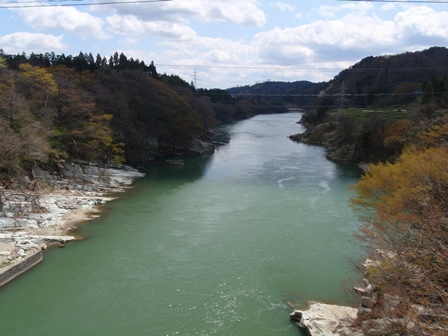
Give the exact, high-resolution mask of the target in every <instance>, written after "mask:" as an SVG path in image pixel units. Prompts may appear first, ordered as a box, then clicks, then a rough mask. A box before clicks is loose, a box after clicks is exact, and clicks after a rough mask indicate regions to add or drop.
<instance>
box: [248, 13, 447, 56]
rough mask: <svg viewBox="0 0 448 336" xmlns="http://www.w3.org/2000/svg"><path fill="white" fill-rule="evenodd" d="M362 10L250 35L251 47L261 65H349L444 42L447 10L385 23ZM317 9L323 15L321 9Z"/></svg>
mask: <svg viewBox="0 0 448 336" xmlns="http://www.w3.org/2000/svg"><path fill="white" fill-rule="evenodd" d="M368 7H369V6H363V7H359V6H358V7H357V8H358V9H361V12H352V13H350V14H348V15H346V16H343V17H341V18H338V19H333V20H321V21H315V22H312V23H309V24H305V25H299V26H296V27H293V28H283V29H280V28H276V29H273V30H271V31H265V32H261V33H259V34H257V35H256V36H255V37H254V40H253V46H254V48H257V49H258V50H259V56H260V58H262V59H263V60H264V61H265V62H267V63H270V64H290V65H294V64H310V63H316V62H327V61H329V60H334V61H342V60H346V61H350V60H352V61H353V62H354V61H357V60H359V58H362V57H365V56H368V55H380V54H384V53H397V52H403V51H408V50H409V49H410V48H414V49H415V48H426V47H430V46H431V45H446V44H447V43H448V12H436V11H434V10H433V9H431V8H429V7H426V6H413V7H408V8H407V9H406V10H404V11H402V12H400V13H399V14H397V15H396V17H395V18H393V19H391V20H386V19H380V18H378V17H377V16H375V15H369V14H367V12H368V9H369V8H368ZM321 9H322V10H323V12H322V13H324V14H325V8H324V6H323V7H321ZM322 13H321V14H322ZM362 13H364V14H362Z"/></svg>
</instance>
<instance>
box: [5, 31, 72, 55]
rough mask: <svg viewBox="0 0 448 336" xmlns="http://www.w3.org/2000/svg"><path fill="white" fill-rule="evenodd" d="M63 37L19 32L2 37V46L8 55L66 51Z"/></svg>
mask: <svg viewBox="0 0 448 336" xmlns="http://www.w3.org/2000/svg"><path fill="white" fill-rule="evenodd" d="M63 37H64V36H63V35H59V36H54V35H46V34H33V33H27V32H17V33H13V34H8V35H4V36H1V37H0V44H1V45H2V49H3V50H4V51H5V52H6V53H11V54H13V53H22V52H23V51H24V50H29V51H33V52H36V53H41V52H47V51H49V50H64V49H65V48H67V46H66V45H64V44H63V43H62V39H63Z"/></svg>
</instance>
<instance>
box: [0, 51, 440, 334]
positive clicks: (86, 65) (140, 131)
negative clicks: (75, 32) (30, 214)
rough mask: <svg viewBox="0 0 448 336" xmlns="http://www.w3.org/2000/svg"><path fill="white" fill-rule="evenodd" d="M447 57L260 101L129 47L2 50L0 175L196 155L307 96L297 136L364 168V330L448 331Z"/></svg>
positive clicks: (419, 59)
mask: <svg viewBox="0 0 448 336" xmlns="http://www.w3.org/2000/svg"><path fill="white" fill-rule="evenodd" d="M446 56H447V50H446V49H445V48H431V49H429V50H426V51H423V52H417V53H406V54H402V55H396V56H391V57H368V58H366V59H364V60H362V61H361V62H359V63H358V64H356V65H355V66H353V67H352V68H350V69H347V70H345V71H343V72H341V74H339V75H338V76H336V77H335V79H334V80H332V81H330V82H329V83H319V84H316V85H313V84H312V83H308V82H306V83H305V82H301V83H300V85H299V86H298V87H299V89H298V90H300V88H301V89H303V90H306V95H304V96H303V97H301V98H302V99H298V98H297V95H296V98H294V94H293V93H295V92H292V94H291V95H289V96H288V95H287V94H285V95H284V96H282V95H278V92H276V91H273V92H272V96H271V97H275V98H273V99H271V98H269V97H270V96H269V92H268V93H263V94H262V95H261V96H260V97H261V98H260V97H258V98H256V99H251V98H249V97H250V96H251V93H250V88H247V87H243V88H234V89H233V91H232V90H229V92H232V94H234V95H235V96H236V97H238V98H233V97H232V96H230V94H229V93H228V92H226V91H224V90H196V89H195V88H194V86H193V85H192V84H188V83H187V82H185V81H183V80H182V79H180V78H179V77H177V76H175V75H170V76H168V75H166V74H164V75H160V74H158V73H157V71H156V68H155V65H154V64H153V63H151V64H150V65H149V66H147V65H145V64H144V63H143V62H140V61H138V60H133V59H127V57H126V56H125V55H123V54H121V55H118V54H117V53H116V54H115V55H113V56H111V57H110V58H109V60H107V59H106V58H102V57H101V56H99V55H98V56H97V58H96V59H95V58H93V56H92V55H91V54H83V53H80V54H79V55H78V56H75V57H71V56H68V57H65V56H64V55H61V56H56V55H54V54H53V53H49V54H45V55H30V56H29V57H27V56H26V55H17V56H13V55H2V57H1V58H0V60H1V63H0V96H1V99H0V127H1V129H2V133H0V137H1V139H0V158H1V161H0V179H1V181H2V184H3V186H4V188H13V187H17V186H19V185H22V186H26V187H33V186H35V184H33V183H34V182H33V178H34V177H35V176H33V173H34V172H35V171H36V169H35V168H36V167H43V168H45V169H50V170H53V171H56V172H57V171H58V170H61V169H62V166H63V164H64V162H67V161H68V160H69V159H81V160H85V161H94V162H98V163H100V164H103V165H107V164H108V163H122V162H125V161H126V162H127V163H131V164H133V163H138V162H144V161H146V160H150V159H152V158H153V157H157V156H169V155H177V154H189V153H197V152H200V151H202V150H206V149H207V148H208V147H207V146H206V144H205V142H204V141H203V140H207V139H208V137H209V136H210V129H212V128H213V126H215V125H217V124H218V123H219V122H231V121H233V120H238V119H243V118H246V117H249V116H251V115H254V114H256V113H259V112H263V111H265V109H263V106H266V105H267V104H266V103H267V102H269V106H276V107H278V111H284V110H285V108H287V107H293V106H297V105H298V106H299V107H304V108H306V109H305V110H304V113H303V118H302V122H303V123H304V124H306V125H307V126H308V131H307V132H305V133H304V134H300V135H296V136H292V137H291V138H292V139H294V140H297V141H304V142H310V143H319V144H322V145H324V146H326V147H327V149H328V152H327V155H328V158H329V159H332V160H336V161H342V162H349V163H356V164H363V166H364V167H366V170H365V174H364V175H363V177H362V178H361V180H360V181H359V183H358V184H357V185H356V186H355V187H354V188H355V190H356V192H357V196H355V197H354V198H353V199H352V201H351V204H352V205H353V208H354V209H355V211H356V212H357V213H358V214H359V217H360V220H361V223H362V224H361V227H360V230H359V232H358V233H357V237H358V238H359V239H361V241H363V242H364V243H365V245H366V249H367V252H368V255H367V261H366V262H365V263H364V265H363V266H362V271H363V272H364V275H365V281H366V288H365V289H358V292H359V293H360V294H361V296H362V305H361V308H360V309H359V310H358V319H357V324H358V326H359V329H360V330H362V332H363V333H364V335H445V334H446V333H447V329H448V308H447V307H448V302H447V300H448V297H447V288H448V271H447V267H446V265H447V264H448V229H447V225H448V224H447V213H448V206H447V204H448V202H447V201H448V170H447V169H448V147H447V146H448V115H447V113H446V112H447V107H448V80H447V79H446V77H444V76H445V75H446V71H447V69H448V67H447V65H446V64H444V63H446V59H447V57H446ZM373 65H374V66H373ZM400 69H402V70H400ZM405 69H408V70H405ZM409 69H413V71H409ZM428 69H432V70H431V71H428ZM275 84H276V83H264V84H260V85H257V90H260V88H262V87H266V86H270V87H272V86H274V85H275ZM276 87H278V86H276ZM287 87H288V86H287V85H286V86H285V87H283V90H285V91H283V92H286V90H287ZM289 87H290V86H289ZM296 87H297V86H296ZM304 92H305V91H304ZM290 93H291V92H290ZM305 97H306V99H305ZM310 97H311V98H310ZM338 101H339V103H340V109H338V108H337V106H338V104H337V102H338ZM313 105H315V106H318V107H317V108H314V109H313V108H310V106H313Z"/></svg>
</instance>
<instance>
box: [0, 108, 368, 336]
mask: <svg viewBox="0 0 448 336" xmlns="http://www.w3.org/2000/svg"><path fill="white" fill-rule="evenodd" d="M299 119H300V115H299V114H296V113H290V114H276V115H261V116H256V117H254V118H252V119H250V120H245V121H242V122H239V123H237V124H235V125H232V126H229V127H228V128H227V130H228V134H229V137H228V139H227V140H226V141H224V143H223V144H222V145H221V146H220V147H219V148H218V149H217V150H216V151H215V153H214V154H209V155H203V156H200V157H191V158H186V159H185V165H184V166H171V165H164V164H163V163H161V162H154V163H152V164H150V165H148V166H146V167H144V169H145V172H146V173H147V177H146V178H143V179H140V180H138V181H136V182H135V184H134V188H132V189H130V190H129V191H128V192H126V193H125V194H121V195H120V199H119V200H117V201H114V202H111V203H109V204H107V205H106V206H105V209H104V212H103V216H102V217H101V218H100V219H97V220H93V221H91V222H89V223H88V224H86V225H83V226H82V228H81V229H80V233H81V234H82V235H83V236H85V237H86V239H85V240H83V241H79V242H72V243H69V244H67V245H66V247H65V248H64V249H57V248H55V249H51V250H49V251H46V252H45V254H44V261H43V263H41V264H40V265H38V266H37V267H35V268H34V269H32V270H31V271H29V272H28V273H26V274H25V275H24V276H21V277H19V278H18V279H17V280H15V281H13V282H12V283H10V284H8V285H7V286H5V287H3V288H1V289H0V302H1V305H0V321H1V325H0V330H1V335H8V336H26V335H30V336H31V335H32V336H44V335H45V336H72V335H76V336H78V335H80V336H81V335H82V336H90V335H92V336H93V335H95V336H100V335H105V336H121V335H123V336H125V335H135V336H140V335H141V336H143V335H150V336H152V335H154V336H165V335H223V336H224V335H225V336H232V335H234V336H244V335H248V336H250V335H257V336H280V335H281V336H287V335H300V332H299V331H298V329H297V327H296V326H294V325H293V324H292V323H291V322H290V321H289V313H290V312H291V309H290V308H289V307H288V305H287V301H288V300H291V301H293V302H294V303H295V304H297V305H301V306H303V307H305V306H306V303H307V301H309V300H317V301H324V302H328V303H336V304H354V302H352V301H351V300H352V298H351V297H350V295H347V294H345V293H344V291H343V286H342V284H343V282H345V281H347V280H348V279H350V278H353V277H354V274H353V271H352V269H351V260H352V259H356V256H357V255H358V254H359V252H360V248H359V247H358V246H357V244H356V241H355V240H354V239H353V238H352V232H353V231H354V230H355V227H356V223H357V221H356V219H355V217H354V215H353V213H352V212H351V210H350V208H349V207H348V198H349V197H350V196H351V195H352V193H353V191H351V190H349V189H348V188H347V187H348V186H349V185H350V184H352V183H354V182H356V180H357V179H358V178H359V171H358V170H356V169H354V168H352V167H347V166H340V165H336V164H334V163H332V162H329V161H328V160H326V159H325V150H324V149H323V148H321V147H317V146H309V145H304V144H299V143H295V142H293V141H291V140H289V139H288V136H289V135H291V134H295V133H299V132H301V131H303V128H302V126H300V125H298V124H296V122H297V121H298V120H299Z"/></svg>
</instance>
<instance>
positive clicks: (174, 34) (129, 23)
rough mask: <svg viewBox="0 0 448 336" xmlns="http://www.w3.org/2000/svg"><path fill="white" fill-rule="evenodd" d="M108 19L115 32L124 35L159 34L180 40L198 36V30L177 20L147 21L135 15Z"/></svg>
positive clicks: (114, 16)
mask: <svg viewBox="0 0 448 336" xmlns="http://www.w3.org/2000/svg"><path fill="white" fill-rule="evenodd" d="M106 21H107V23H108V24H109V25H110V26H111V28H112V29H113V30H114V31H115V33H117V34H122V35H126V34H131V35H159V36H163V37H168V38H175V39H180V40H189V39H192V38H195V37H196V32H195V31H194V30H193V29H191V28H190V27H188V26H186V25H183V24H179V23H176V22H167V21H151V22H147V21H143V20H140V19H139V18H137V17H135V16H133V15H124V16H123V15H112V16H109V17H108V18H107V19H106Z"/></svg>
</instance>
